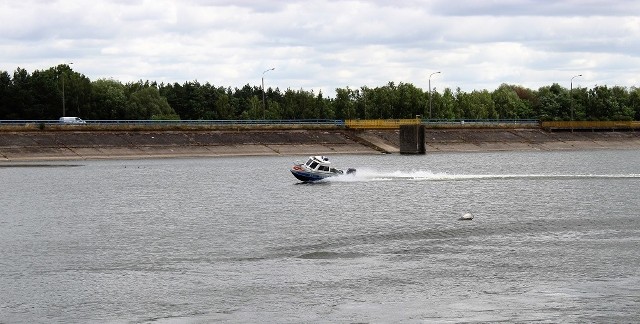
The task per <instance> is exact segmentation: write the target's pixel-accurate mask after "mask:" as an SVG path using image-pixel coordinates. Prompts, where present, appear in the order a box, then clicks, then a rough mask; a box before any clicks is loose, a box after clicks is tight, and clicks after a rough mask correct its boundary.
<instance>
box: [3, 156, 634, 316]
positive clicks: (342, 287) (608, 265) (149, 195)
mask: <svg viewBox="0 0 640 324" xmlns="http://www.w3.org/2000/svg"><path fill="white" fill-rule="evenodd" d="M305 158H306V156H291V157H235V158H212V159H171V160H124V161H80V162H59V163H54V164H55V166H53V165H47V164H44V165H43V164H42V163H40V164H39V165H37V166H38V167H36V165H27V166H23V167H6V165H5V166H4V167H3V165H2V164H0V322H2V323H4V322H6V323H22V322H36V323H37V322H41V323H45V322H46V323H49V322H64V323H70V322H81V323H86V322H118V323H120V322H122V323H127V322H160V323H165V322H169V323H172V322H180V323H183V322H187V323H206V322H232V323H247V322H278V323H299V322H375V323H380V322H408V323H411V322H440V323H442V322H444V323H447V322H496V321H506V322H523V321H525V322H526V321H538V322H574V323H583V322H603V323H609V322H638V321H640V268H639V266H640V215H639V214H640V213H639V212H638V211H639V210H640V199H638V197H640V152H639V151H635V150H629V151H584V152H504V153H465V154H460V153H454V154H429V155H425V156H400V155H375V156H372V155H366V156H360V155H336V156H331V159H332V160H333V162H334V164H336V166H338V167H345V168H346V167H355V168H357V169H358V172H357V173H356V175H355V176H351V175H349V176H346V175H345V176H343V177H339V178H333V179H330V180H329V181H325V182H321V183H316V184H301V183H298V182H297V180H296V179H295V178H294V177H293V176H292V175H291V174H290V172H289V171H288V168H289V167H290V166H291V163H292V162H293V161H294V160H296V159H298V160H304V159H305ZM466 213H470V214H472V215H473V216H474V219H473V220H470V221H462V220H459V219H460V218H461V216H462V215H464V214H466Z"/></svg>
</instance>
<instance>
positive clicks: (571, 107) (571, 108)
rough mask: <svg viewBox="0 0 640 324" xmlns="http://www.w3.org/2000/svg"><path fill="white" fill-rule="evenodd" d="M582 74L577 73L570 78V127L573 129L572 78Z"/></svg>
mask: <svg viewBox="0 0 640 324" xmlns="http://www.w3.org/2000/svg"><path fill="white" fill-rule="evenodd" d="M581 76H582V74H578V75H576V76H573V77H572V78H571V84H570V85H569V108H570V110H571V124H572V125H571V129H573V79H574V78H577V77H581Z"/></svg>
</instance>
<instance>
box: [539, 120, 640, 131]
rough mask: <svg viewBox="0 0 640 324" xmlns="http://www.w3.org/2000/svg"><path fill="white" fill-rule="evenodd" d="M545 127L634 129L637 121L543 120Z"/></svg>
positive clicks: (542, 124)
mask: <svg viewBox="0 0 640 324" xmlns="http://www.w3.org/2000/svg"><path fill="white" fill-rule="evenodd" d="M541 126H542V128H545V129H636V128H640V122H639V121H544V122H542V123H541Z"/></svg>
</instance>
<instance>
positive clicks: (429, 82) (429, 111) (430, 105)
mask: <svg viewBox="0 0 640 324" xmlns="http://www.w3.org/2000/svg"><path fill="white" fill-rule="evenodd" d="M438 73H440V71H438V72H433V73H431V74H429V119H431V76H432V75H434V74H438Z"/></svg>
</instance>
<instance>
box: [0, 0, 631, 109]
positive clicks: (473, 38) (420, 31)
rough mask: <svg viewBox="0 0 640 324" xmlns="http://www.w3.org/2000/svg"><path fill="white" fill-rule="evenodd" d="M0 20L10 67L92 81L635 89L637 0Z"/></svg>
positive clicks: (232, 0)
mask: <svg viewBox="0 0 640 324" xmlns="http://www.w3.org/2000/svg"><path fill="white" fill-rule="evenodd" d="M0 21H1V22H2V23H1V24H0V58H1V59H0V71H7V72H9V73H10V74H12V73H13V72H14V71H15V70H16V69H17V68H24V69H26V70H27V71H29V72H30V73H32V72H33V71H34V70H45V69H48V68H50V67H53V66H57V65H58V64H63V63H73V64H72V65H71V68H72V69H73V70H74V71H75V72H78V73H81V74H84V75H86V76H87V77H89V78H90V79H91V80H92V81H95V80H97V79H114V80H118V81H121V82H123V83H126V82H132V81H133V82H135V81H138V80H143V81H145V80H149V81H156V82H158V83H161V82H164V83H174V82H177V83H180V84H183V83H184V82H188V81H198V82H200V83H203V84H204V83H207V82H208V83H210V84H212V85H214V86H223V87H232V88H233V87H242V86H244V85H246V84H249V85H251V86H258V87H259V86H261V83H262V79H263V78H264V84H265V87H267V88H269V87H272V88H276V87H278V88H279V89H280V90H281V91H284V90H286V89H292V90H300V89H303V90H305V91H314V93H316V94H317V93H319V92H320V91H321V92H322V93H323V95H324V96H325V97H326V96H329V97H335V89H336V88H346V87H349V88H351V89H358V88H360V87H363V86H367V87H370V88H375V87H379V86H384V85H386V84H388V83H389V82H394V83H396V84H399V83H401V82H402V83H411V84H413V85H414V86H416V87H418V88H421V89H423V90H424V91H428V89H429V83H430V84H431V87H432V88H433V89H435V90H436V91H440V92H441V91H443V90H444V89H445V88H446V87H448V88H450V89H452V90H454V91H455V89H457V88H460V89H461V90H462V91H465V92H471V91H474V90H489V91H493V90H495V89H496V88H498V87H499V86H500V85H501V84H503V83H506V84H515V85H520V86H524V87H527V88H530V89H534V90H535V89H538V88H540V87H542V86H549V85H552V84H554V83H558V84H560V85H561V86H563V87H565V88H567V89H568V88H570V87H571V86H572V87H574V88H575V87H586V88H592V87H594V86H596V85H599V86H602V85H606V86H624V87H629V88H631V87H639V86H640V1H636V0H603V1H595V0H554V1H551V0H462V1H456V0H432V1H419V0H395V1H394V0H371V1H337V0H309V1H302V0H288V1H277V0H271V1H265V0H181V1H172V0H92V1H80V0H75V1H74V0H58V1H56V0H0ZM272 68H273V70H270V69H272ZM437 72H440V73H437ZM578 75H582V76H578Z"/></svg>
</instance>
